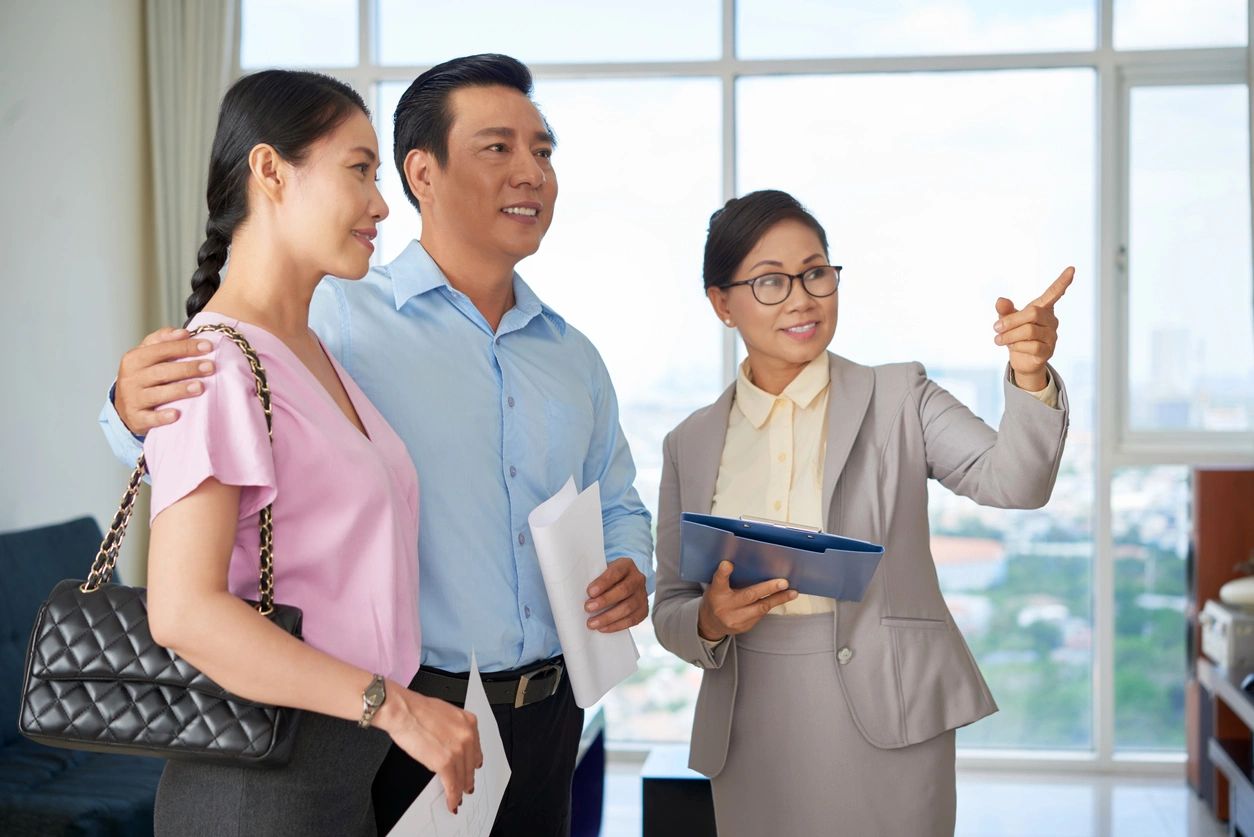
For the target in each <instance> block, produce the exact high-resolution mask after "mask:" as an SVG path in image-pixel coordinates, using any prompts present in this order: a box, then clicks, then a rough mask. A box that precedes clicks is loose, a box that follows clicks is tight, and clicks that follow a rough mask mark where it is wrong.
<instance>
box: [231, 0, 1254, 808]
mask: <svg viewBox="0 0 1254 837" xmlns="http://www.w3.org/2000/svg"><path fill="white" fill-rule="evenodd" d="M237 2H241V0H237ZM1095 2H1096V3H1097V38H1096V42H1097V48H1096V49H1093V50H1071V51H1057V52H1027V53H1021V52H1014V53H983V54H972V55H910V56H900V57H856V58H815V59H774V60H745V59H739V58H737V57H736V56H735V46H736V6H735V4H736V0H722V24H721V26H722V54H721V57H720V58H718V59H716V60H710V61H650V62H618V63H603V64H602V63H562V64H544V63H533V64H530V65H529V66H530V68H531V70H532V73H533V75H534V76H535V78H537V79H540V80H544V79H603V78H658V77H694V76H695V77H706V78H711V77H712V78H717V79H719V80H720V82H721V85H722V100H723V101H722V104H723V108H722V128H721V130H722V154H723V160H722V190H723V199H724V200H728V199H730V198H732V197H735V196H736V194H737V183H736V154H737V149H736V81H737V79H739V78H743V77H750V76H764V75H773V76H779V75H857V74H865V73H907V72H970V71H981V70H984V71H991V70H1028V69H1051V68H1064V67H1072V68H1088V69H1093V70H1095V72H1096V78H1097V97H1096V103H1095V107H1096V117H1097V120H1096V130H1097V143H1096V148H1097V157H1098V159H1097V172H1098V178H1097V186H1096V188H1097V194H1096V195H1095V203H1096V207H1097V210H1098V212H1097V226H1098V229H1097V233H1098V234H1097V248H1098V253H1097V255H1098V258H1097V260H1096V262H1095V263H1096V264H1097V265H1098V276H1097V277H1096V280H1097V307H1096V319H1097V326H1098V327H1097V329H1096V336H1095V338H1094V345H1093V351H1094V353H1095V356H1096V358H1097V361H1096V366H1097V381H1098V386H1097V388H1096V392H1099V393H1102V394H1103V395H1113V396H1114V397H1103V398H1100V399H1099V401H1098V405H1097V408H1098V409H1097V411H1096V415H1095V422H1096V425H1095V431H1096V435H1097V446H1096V451H1095V458H1096V461H1095V463H1094V475H1093V478H1094V480H1095V487H1096V489H1097V490H1096V491H1095V495H1096V497H1097V507H1096V510H1095V513H1094V520H1093V526H1094V529H1093V532H1094V544H1093V548H1094V555H1095V561H1094V567H1093V575H1092V583H1093V612H1092V616H1093V630H1094V646H1093V665H1092V700H1093V747H1092V749H1091V750H1089V751H1043V750H988V749H980V750H960V751H959V759H958V763H959V766H960V767H964V768H974V769H1012V770H1018V771H1022V770H1042V771H1051V772H1052V771H1058V770H1067V771H1080V772H1096V773H1114V772H1118V773H1120V774H1128V773H1135V774H1146V775H1179V774H1180V772H1181V766H1182V764H1183V761H1184V754H1183V753H1181V752H1167V753H1155V752H1136V751H1117V750H1116V748H1115V722H1114V721H1115V718H1114V716H1115V694H1114V663H1115V660H1114V648H1115V614H1114V602H1115V598H1114V597H1115V584H1114V559H1113V554H1114V537H1113V530H1112V527H1113V519H1112V510H1111V486H1112V480H1113V478H1114V475H1115V473H1116V471H1118V470H1120V469H1124V468H1130V467H1146V466H1154V465H1189V466H1194V465H1196V466H1208V465H1210V466H1213V465H1223V466H1246V467H1248V466H1254V433H1223V432H1205V431H1172V432H1159V431H1132V430H1130V429H1129V427H1128V423H1127V415H1128V412H1129V411H1128V398H1129V394H1128V388H1127V386H1126V382H1127V380H1128V377H1127V376H1128V343H1129V340H1128V338H1129V332H1128V274H1127V270H1126V258H1125V257H1124V255H1123V254H1126V247H1127V241H1128V216H1129V206H1128V198H1129V192H1128V185H1129V184H1128V159H1129V154H1128V142H1129V137H1128V133H1129V132H1128V117H1129V107H1128V104H1129V96H1130V91H1131V88H1132V87H1136V86H1143V85H1144V86H1149V85H1186V84H1187V85H1196V84H1248V75H1247V64H1246V62H1247V60H1248V58H1247V56H1248V52H1249V46H1248V44H1249V43H1250V42H1251V41H1254V0H1247V7H1248V9H1247V15H1248V17H1247V19H1248V20H1249V24H1250V35H1251V36H1250V38H1249V39H1247V46H1246V47H1216V48H1193V49H1149V50H1125V51H1116V50H1115V48H1114V3H1115V0H1095ZM357 5H358V59H359V61H358V64H357V65H356V66H354V67H347V68H345V67H324V68H320V67H310V68H308V69H313V70H319V71H321V72H325V73H327V74H329V75H334V76H336V77H338V78H341V79H344V80H345V81H347V82H349V83H350V84H352V85H353V87H355V88H356V89H357V90H358V91H360V92H361V93H362V94H363V96H364V97H365V98H366V99H367V101H369V102H371V104H372V110H375V111H377V101H375V99H376V93H377V89H378V88H377V85H378V83H379V82H382V81H397V80H404V81H406V82H408V81H410V80H412V79H413V78H414V77H416V76H417V75H418V74H420V73H422V72H423V71H425V70H427V69H429V66H428V65H413V66H399V65H381V64H378V63H375V56H376V53H377V51H376V48H375V47H376V45H375V42H374V41H375V39H374V34H375V24H376V19H375V15H376V12H377V9H376V5H375V2H374V0H357ZM239 11H240V10H239V9H237V13H236V15H235V20H236V21H237V23H236V25H237V27H238V26H239V25H240V24H239V21H240V19H241V15H240V13H239ZM239 41H240V39H239V34H238V32H237V34H236V37H235V73H236V76H238V75H240V74H242V72H243V70H241V68H240V66H239V58H240V53H239ZM382 116H383V117H384V118H387V116H388V115H387V114H383V115H382ZM694 246H696V244H695V243H694ZM722 339H723V364H722V371H723V380H724V385H727V384H729V383H730V382H731V381H732V380H734V378H735V370H736V363H737V343H736V340H735V335H734V334H733V332H731V331H730V330H729V331H726V332H725V333H724V336H723V338H722ZM1181 663H1182V665H1183V661H1181ZM648 746H649V745H648V744H640V745H636V746H632V745H630V744H616V745H614V748H613V749H614V750H615V751H616V752H617V753H618V754H620V756H622V757H624V758H634V757H638V756H639V754H640V752H642V751H644V750H647V748H648ZM1097 813H1098V815H1099V816H1100V815H1101V813H1102V812H1100V811H1099V812H1097ZM1109 813H1110V812H1109V811H1106V812H1105V816H1106V818H1107V819H1108V818H1109Z"/></svg>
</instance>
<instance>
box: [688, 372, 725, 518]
mask: <svg viewBox="0 0 1254 837" xmlns="http://www.w3.org/2000/svg"><path fill="white" fill-rule="evenodd" d="M735 394H736V385H735V384H732V385H731V386H730V387H728V388H727V389H726V390H725V391H724V392H723V394H722V395H720V396H719V398H718V400H717V401H715V402H714V403H713V404H711V405H710V406H709V407H707V408H706V409H705V410H704V412H703V414H702V415H701V416H699V417H698V420H697V421H693V422H691V423H689V425H688V428H687V433H686V434H685V436H684V439H683V449H682V452H681V454H680V456H681V457H682V460H683V461H682V462H681V463H680V467H679V473H680V474H681V475H683V479H684V485H683V486H682V490H683V493H682V497H681V499H680V504H681V505H682V506H683V511H694V512H697V513H699V514H709V513H710V509H711V507H713V505H714V486H715V483H716V482H718V466H719V463H720V462H721V461H722V458H723V445H724V444H725V443H726V441H727V419H728V417H729V416H730V415H731V408H732V399H733V398H734V397H735Z"/></svg>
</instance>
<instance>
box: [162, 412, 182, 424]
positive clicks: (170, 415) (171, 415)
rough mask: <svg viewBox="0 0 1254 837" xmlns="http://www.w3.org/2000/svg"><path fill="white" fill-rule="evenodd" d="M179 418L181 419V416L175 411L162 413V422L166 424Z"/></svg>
mask: <svg viewBox="0 0 1254 837" xmlns="http://www.w3.org/2000/svg"><path fill="white" fill-rule="evenodd" d="M178 417H179V414H178V412H177V411H175V410H165V411H163V412H162V413H161V420H162V421H163V422H165V423H166V424H169V423H170V422H172V421H174V420H175V419H176V418H178Z"/></svg>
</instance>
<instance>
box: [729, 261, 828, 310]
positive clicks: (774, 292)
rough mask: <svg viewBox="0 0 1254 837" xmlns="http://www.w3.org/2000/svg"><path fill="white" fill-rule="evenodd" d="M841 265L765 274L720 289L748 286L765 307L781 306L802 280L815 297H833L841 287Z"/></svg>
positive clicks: (754, 296) (802, 285)
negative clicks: (793, 287)
mask: <svg viewBox="0 0 1254 837" xmlns="http://www.w3.org/2000/svg"><path fill="white" fill-rule="evenodd" d="M840 271H841V267H840V265H830V264H823V265H819V266H818V267H812V268H810V269H809V270H805V271H802V272H801V273H764V274H762V275H761V276H755V277H753V278H752V279H745V280H744V281H743V282H728V283H727V284H725V285H719V287H720V288H734V287H736V286H737V285H748V286H749V290H751V291H753V298H754V299H756V300H757V301H758V302H760V303H762V304H763V305H779V304H780V303H781V302H783V301H784V300H786V299H788V297H789V296H790V295H791V294H792V283H793V282H794V281H796V280H797V279H800V280H801V287H803V288H805V291H806V293H808V294H809V295H810V296H813V297H820V298H821V297H825V296H831V295H832V294H834V293H836V289H837V288H839V287H840Z"/></svg>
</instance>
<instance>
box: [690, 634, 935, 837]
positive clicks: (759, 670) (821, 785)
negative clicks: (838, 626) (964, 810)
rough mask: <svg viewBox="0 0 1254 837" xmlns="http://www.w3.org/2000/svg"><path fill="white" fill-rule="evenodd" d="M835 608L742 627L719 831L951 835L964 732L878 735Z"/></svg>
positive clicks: (718, 797)
mask: <svg viewBox="0 0 1254 837" xmlns="http://www.w3.org/2000/svg"><path fill="white" fill-rule="evenodd" d="M832 634H833V631H832V617H831V615H830V614H820V615H814V616H767V617H765V618H764V619H763V620H762V621H761V622H759V623H758V624H757V626H756V627H754V629H753V630H751V631H749V632H747V633H744V634H741V635H740V636H739V637H737V639H736V658H737V666H738V676H737V689H736V704H735V708H734V710H733V714H732V725H731V737H730V739H729V742H728V749H727V762H726V765H725V766H724V768H723V770H722V772H721V773H719V775H718V776H716V777H715V778H714V779H713V780H712V782H711V784H712V787H713V790H714V814H715V819H716V820H717V822H718V834H719V837H763V835H770V837H793V835H796V837H815V835H839V836H840V837H902V836H903V835H910V837H950V835H952V834H953V832H954V815H955V789H954V733H953V731H952V730H950V731H949V732H945V733H942V734H941V735H938V736H936V737H935V738H933V739H931V740H929V741H924V742H922V743H920V744H915V745H913V746H910V747H903V748H901V749H897V750H881V749H879V748H878V747H874V746H872V745H871V744H868V743H867V741H866V739H865V738H863V737H862V734H861V733H860V732H858V729H857V727H855V726H854V724H853V719H852V718H851V716H850V714H849V707H848V705H847V704H846V703H845V698H844V694H843V692H842V691H841V688H840V682H839V681H838V680H837V679H836V666H837V662H836V659H835V655H834V654H833V647H834V646H833V636H832Z"/></svg>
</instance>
